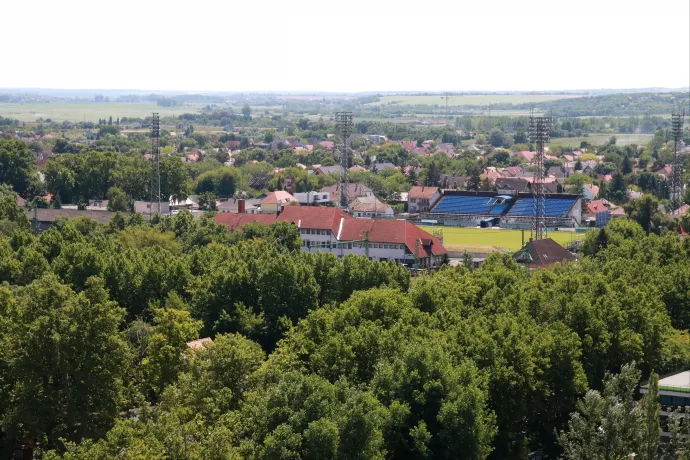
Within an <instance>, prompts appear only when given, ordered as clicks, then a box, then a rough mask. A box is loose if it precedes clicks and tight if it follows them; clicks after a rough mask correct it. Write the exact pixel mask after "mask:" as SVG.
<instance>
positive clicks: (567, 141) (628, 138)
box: [549, 134, 654, 148]
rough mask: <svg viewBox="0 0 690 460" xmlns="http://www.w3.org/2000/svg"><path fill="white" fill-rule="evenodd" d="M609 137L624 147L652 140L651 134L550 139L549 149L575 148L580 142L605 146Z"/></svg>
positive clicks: (593, 135)
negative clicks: (556, 146)
mask: <svg viewBox="0 0 690 460" xmlns="http://www.w3.org/2000/svg"><path fill="white" fill-rule="evenodd" d="M611 136H616V145H617V146H619V147H624V146H626V145H631V144H637V145H643V144H645V143H647V142H649V141H651V140H652V137H654V135H653V134H590V135H589V136H583V137H557V138H554V139H551V142H550V143H549V147H552V146H555V145H560V146H563V147H571V148H577V147H580V143H581V142H582V141H587V142H589V143H590V144H591V145H603V144H606V143H607V142H608V141H609V139H610V138H611Z"/></svg>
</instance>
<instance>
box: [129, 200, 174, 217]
mask: <svg viewBox="0 0 690 460" xmlns="http://www.w3.org/2000/svg"><path fill="white" fill-rule="evenodd" d="M151 208H153V214H156V213H160V214H170V203H169V202H165V201H161V202H160V203H150V202H148V201H135V202H134V212H138V213H140V214H147V215H148V214H149V213H150V212H151Z"/></svg>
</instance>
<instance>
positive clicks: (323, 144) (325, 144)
mask: <svg viewBox="0 0 690 460" xmlns="http://www.w3.org/2000/svg"><path fill="white" fill-rule="evenodd" d="M319 145H320V146H321V147H323V148H325V149H326V150H328V151H329V152H330V151H331V150H333V149H334V148H335V142H333V141H321V142H319Z"/></svg>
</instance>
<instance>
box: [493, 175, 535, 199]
mask: <svg viewBox="0 0 690 460" xmlns="http://www.w3.org/2000/svg"><path fill="white" fill-rule="evenodd" d="M494 186H495V187H496V190H498V193H500V194H502V195H516V194H518V193H524V192H529V191H530V184H529V181H528V180H527V179H525V178H522V177H500V178H498V179H496V182H495V183H494Z"/></svg>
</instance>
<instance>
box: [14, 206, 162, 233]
mask: <svg viewBox="0 0 690 460" xmlns="http://www.w3.org/2000/svg"><path fill="white" fill-rule="evenodd" d="M24 212H26V215H27V217H28V218H29V219H30V220H33V218H34V215H35V217H36V225H37V226H38V231H43V230H46V229H48V228H50V227H51V226H52V225H53V224H54V223H55V221H56V220H57V219H61V218H68V219H76V218H77V217H86V218H88V219H92V220H95V221H96V222H98V223H99V224H109V223H110V221H111V220H112V219H113V217H115V214H117V213H115V212H111V211H93V210H86V211H78V210H76V209H53V208H37V209H35V210H34V209H30V208H24ZM34 213H35V214H34ZM121 214H123V215H124V216H125V217H127V216H128V214H129V213H121ZM148 218H149V216H148V214H145V215H144V220H148Z"/></svg>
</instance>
